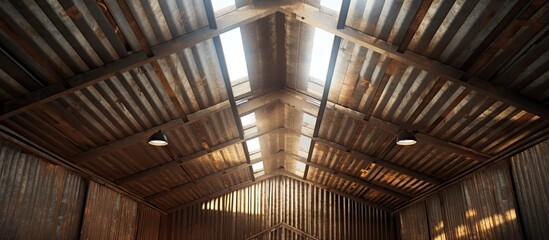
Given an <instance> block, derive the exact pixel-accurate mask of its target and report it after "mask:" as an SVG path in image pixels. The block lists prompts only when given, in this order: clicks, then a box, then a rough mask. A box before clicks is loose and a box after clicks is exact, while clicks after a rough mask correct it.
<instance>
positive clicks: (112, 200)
mask: <svg viewBox="0 0 549 240" xmlns="http://www.w3.org/2000/svg"><path fill="white" fill-rule="evenodd" d="M136 218H137V202H135V201H133V200H132V199H130V198H128V197H126V196H124V195H122V194H120V193H118V192H115V191H113V190H111V189H109V188H107V187H104V186H101V185H99V184H97V183H95V182H90V186H89V190H88V197H87V200H86V208H85V213H84V222H83V223H82V231H81V239H135V236H136V232H137V231H136V220H137V219H136Z"/></svg>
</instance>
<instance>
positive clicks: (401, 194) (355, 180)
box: [289, 154, 412, 201]
mask: <svg viewBox="0 0 549 240" xmlns="http://www.w3.org/2000/svg"><path fill="white" fill-rule="evenodd" d="M289 156H290V157H292V158H293V159H294V160H296V161H299V162H302V163H305V164H307V165H309V166H311V167H314V168H317V169H319V170H321V171H323V172H327V173H331V174H333V175H334V176H337V177H339V178H341V179H345V180H347V181H350V182H353V183H356V184H359V185H362V186H365V187H368V188H371V189H373V190H375V191H378V192H381V193H384V194H387V195H391V196H393V197H396V198H400V199H402V200H404V201H408V200H411V199H412V197H411V196H410V195H409V194H408V193H406V192H403V191H399V190H394V189H389V188H387V187H385V186H382V185H380V184H379V183H375V182H370V181H366V180H364V179H360V178H357V177H354V176H351V175H348V174H345V173H342V172H339V171H337V170H336V169H332V168H330V167H327V166H324V165H320V164H318V163H315V162H311V161H309V160H308V159H306V158H304V157H300V156H296V155H294V154H289Z"/></svg>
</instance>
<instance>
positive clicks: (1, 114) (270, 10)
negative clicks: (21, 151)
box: [0, 2, 280, 120]
mask: <svg viewBox="0 0 549 240" xmlns="http://www.w3.org/2000/svg"><path fill="white" fill-rule="evenodd" d="M277 4H280V3H278V2H272V3H266V4H254V5H249V6H245V7H242V8H239V9H238V10H236V11H233V12H230V13H227V14H225V15H223V16H220V17H218V18H216V22H217V29H210V28H209V27H204V28H200V29H197V30H195V31H193V32H191V33H188V34H185V35H183V36H181V37H178V38H175V39H172V40H169V41H166V42H164V43H161V44H158V45H156V46H153V47H151V48H150V49H151V51H152V54H149V56H148V54H147V53H146V52H137V53H134V54H130V55H128V56H127V57H123V58H120V59H118V60H116V61H114V62H110V63H107V64H105V65H103V66H100V67H98V68H95V69H92V70H90V71H87V72H84V73H82V74H79V75H77V76H74V77H72V78H69V79H67V81H66V82H68V83H69V85H70V86H69V87H65V86H63V84H62V83H58V84H53V85H49V86H47V87H45V88H42V89H40V90H37V91H34V92H31V93H29V94H26V95H25V96H23V97H20V98H17V99H13V100H10V101H7V102H4V103H2V104H1V105H0V120H4V119H6V118H9V117H12V116H14V115H17V114H19V113H22V112H25V111H27V110H29V109H31V108H34V107H37V106H39V105H41V104H44V103H47V102H50V101H53V100H55V99H57V98H60V97H63V96H65V95H68V94H70V93H73V92H76V91H78V90H81V89H83V88H86V87H89V86H91V85H94V84H97V83H99V82H101V81H104V80H107V79H109V78H111V77H113V76H115V74H116V73H120V72H126V71H129V70H132V69H134V68H137V67H139V66H142V65H144V64H147V63H150V62H152V61H155V60H157V59H159V58H163V57H166V56H168V55H170V54H173V53H175V52H177V51H180V50H182V49H185V48H189V47H192V46H194V45H196V44H197V43H200V42H203V41H205V40H208V39H211V38H212V37H214V36H217V35H219V34H221V33H224V32H226V31H229V30H231V29H234V28H237V27H241V26H244V25H246V24H248V23H251V22H254V21H256V20H258V19H261V18H263V17H266V16H269V15H271V14H274V13H276V12H277V10H278V5H277Z"/></svg>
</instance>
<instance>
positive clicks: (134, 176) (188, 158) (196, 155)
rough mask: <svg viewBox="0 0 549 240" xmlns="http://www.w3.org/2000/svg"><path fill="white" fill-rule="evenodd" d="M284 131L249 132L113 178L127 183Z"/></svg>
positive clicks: (120, 183)
mask: <svg viewBox="0 0 549 240" xmlns="http://www.w3.org/2000/svg"><path fill="white" fill-rule="evenodd" d="M286 131H287V129H285V128H276V129H273V130H270V131H267V132H263V133H256V134H251V135H250V136H248V137H246V138H244V139H241V138H235V139H232V140H230V141H227V142H224V143H221V144H218V145H215V146H212V147H211V148H210V149H209V150H208V151H206V150H202V151H198V152H195V153H192V154H190V155H187V156H183V157H181V158H179V159H176V160H172V161H169V162H166V163H163V164H160V165H157V166H154V167H152V168H149V169H146V170H143V171H140V172H137V173H134V174H131V175H129V176H126V177H123V178H120V179H118V180H115V181H114V182H115V183H116V184H119V185H124V184H127V183H129V182H132V181H135V180H138V179H141V178H144V177H146V176H149V175H152V174H155V173H158V172H161V171H164V170H165V169H168V168H171V167H175V166H178V165H180V164H181V163H184V162H188V161H192V160H194V159H197V158H200V157H204V156H206V155H209V154H212V153H214V152H216V151H219V150H222V149H223V148H226V147H228V146H232V145H235V144H241V143H243V142H245V141H247V140H250V139H253V138H256V137H260V136H263V135H266V134H274V133H285V132H286Z"/></svg>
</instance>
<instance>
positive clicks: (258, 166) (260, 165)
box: [252, 161, 263, 173]
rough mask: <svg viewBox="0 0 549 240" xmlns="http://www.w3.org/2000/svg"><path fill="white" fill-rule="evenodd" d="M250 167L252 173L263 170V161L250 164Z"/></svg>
mask: <svg viewBox="0 0 549 240" xmlns="http://www.w3.org/2000/svg"><path fill="white" fill-rule="evenodd" d="M252 169H253V170H254V173H256V172H259V171H263V161H261V162H257V163H254V164H252Z"/></svg>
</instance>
